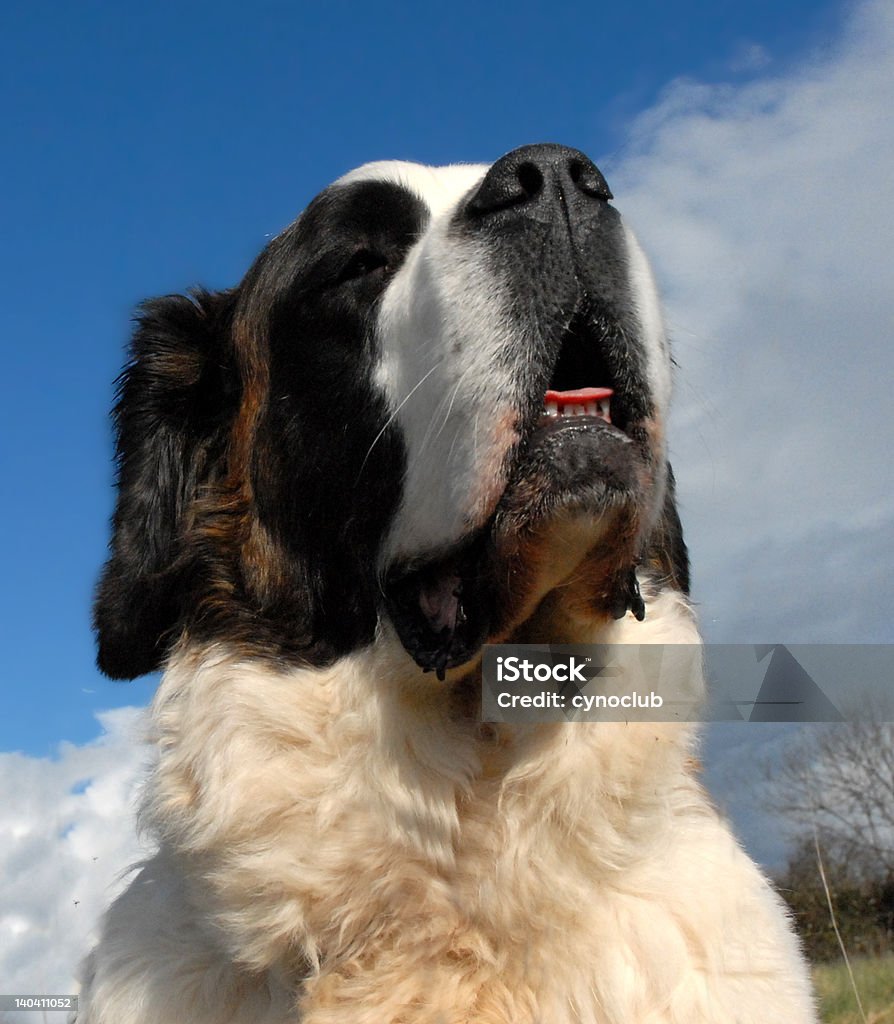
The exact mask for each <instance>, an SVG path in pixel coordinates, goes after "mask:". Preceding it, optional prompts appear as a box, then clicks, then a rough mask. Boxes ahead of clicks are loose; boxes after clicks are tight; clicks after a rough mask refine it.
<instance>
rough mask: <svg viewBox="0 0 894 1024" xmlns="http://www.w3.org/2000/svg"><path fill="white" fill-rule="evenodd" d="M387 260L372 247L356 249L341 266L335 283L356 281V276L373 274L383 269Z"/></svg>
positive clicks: (386, 264)
mask: <svg viewBox="0 0 894 1024" xmlns="http://www.w3.org/2000/svg"><path fill="white" fill-rule="evenodd" d="M387 266H388V260H387V259H386V258H385V257H384V256H383V255H382V254H381V253H379V252H374V251H373V250H372V249H358V250H357V252H355V253H354V255H353V256H351V258H350V259H349V260H348V262H347V263H346V264H345V265H344V266H343V267H342V268H341V271H340V272H339V275H338V278H337V279H336V282H335V283H336V284H344V283H345V282H346V281H356V280H357V278H360V277H366V276H367V275H368V274H374V273H375V272H376V271H377V270H385V269H386V268H387Z"/></svg>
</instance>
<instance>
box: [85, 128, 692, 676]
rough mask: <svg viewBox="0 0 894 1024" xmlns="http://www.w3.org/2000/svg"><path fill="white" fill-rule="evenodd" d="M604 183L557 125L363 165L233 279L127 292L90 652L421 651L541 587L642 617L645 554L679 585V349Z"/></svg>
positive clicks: (319, 657) (504, 613)
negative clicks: (675, 460) (505, 145)
mask: <svg viewBox="0 0 894 1024" xmlns="http://www.w3.org/2000/svg"><path fill="white" fill-rule="evenodd" d="M611 198H612V196H611V193H610V192H609V190H608V186H607V184H606V182H605V180H604V178H603V176H602V175H601V173H600V172H599V170H598V169H597V168H596V167H595V165H594V164H593V163H592V162H591V161H590V160H589V159H588V158H587V157H586V156H584V155H583V154H582V153H580V152H578V151H576V150H571V149H567V148H564V147H561V146H556V145H537V146H526V147H523V148H521V149H517V150H514V151H513V152H511V153H509V154H507V155H506V156H504V157H502V158H501V159H500V160H498V161H497V162H496V163H495V164H493V165H492V166H491V167H485V166H477V165H476V166H467V165H461V166H453V167H446V168H428V167H421V166H418V165H415V164H407V163H376V164H369V165H367V166H365V167H362V168H360V169H359V170H356V171H353V172H351V173H350V174H348V175H346V176H345V177H343V178H341V179H340V180H338V181H337V182H335V183H334V184H333V185H331V186H330V187H329V188H327V189H325V190H324V191H323V192H322V193H321V194H320V195H319V196H317V197H316V198H315V199H314V200H313V201H312V202H311V203H310V205H309V206H308V207H307V209H306V210H305V211H304V212H303V213H302V214H301V215H300V216H299V217H298V219H297V220H296V221H295V222H294V223H293V224H292V225H290V226H289V227H288V228H287V229H286V230H285V231H283V232H282V234H280V235H279V236H278V237H276V238H274V239H273V241H271V242H270V244H269V245H268V246H267V247H266V249H265V250H264V251H263V252H262V253H261V255H260V256H259V257H258V259H257V260H256V261H255V263H254V265H253V266H252V267H251V268H250V270H249V271H248V273H247V275H246V276H245V278H244V279H243V281H242V282H241V283H240V284H239V285H238V287H236V288H234V289H232V290H230V291H226V292H220V293H214V294H212V293H208V292H204V291H199V292H195V293H193V294H192V295H191V296H190V297H188V298H187V297H184V296H171V297H167V298H162V299H158V300H154V301H151V302H149V303H147V304H145V305H144V306H143V308H142V311H141V314H140V316H139V319H138V324H137V329H136V332H135V335H134V339H133V342H132V348H131V360H130V364H129V366H128V368H127V369H126V370H125V373H124V374H123V375H122V378H121V380H120V384H119V397H118V403H117V406H116V410H115V417H116V426H117V444H118V458H119V484H118V486H119V493H118V505H117V509H116V512H115V519H114V533H113V541H112V549H111V557H110V560H109V562H108V564H107V566H106V569H105V571H104V574H103V577H102V580H101V582H100V586H99V592H98V599H97V605H96V616H95V621H96V626H97V631H98V635H99V664H100V667H101V668H102V669H103V670H104V671H106V672H107V673H108V674H110V675H112V676H116V677H133V676H135V675H138V674H141V673H143V672H147V671H150V670H152V669H154V668H157V667H158V666H159V665H160V664H161V663H162V662H163V661H164V659H165V657H166V654H167V652H168V651H169V650H170V647H171V646H172V644H173V643H174V642H176V641H177V640H178V639H179V638H181V637H182V636H183V635H184V634H186V635H188V636H189V637H192V638H195V639H198V640H202V641H213V640H220V639H226V641H227V642H228V643H231V644H237V645H241V646H243V647H244V648H245V649H246V651H247V652H250V653H256V654H259V655H265V654H266V655H271V656H273V657H276V658H278V659H297V660H299V661H302V662H304V663H308V664H325V663H327V662H329V661H331V660H333V659H335V658H337V657H339V656H341V655H342V654H345V653H347V652H348V651H350V650H352V649H354V648H356V647H358V646H361V645H364V644H368V643H371V642H373V640H374V638H375V637H376V635H377V629H380V631H382V630H383V631H385V632H388V631H390V630H392V629H393V631H394V633H396V635H397V637H398V638H399V639H400V642H401V643H402V644H403V646H404V647H405V648H406V650H407V651H408V652H409V654H410V655H411V656H412V657H413V658H414V659H415V660H416V662H417V663H418V664H419V665H421V666H422V667H423V668H426V669H429V668H431V669H435V670H437V671H438V672H439V674H442V673H443V672H444V671H445V669H447V668H450V667H453V666H456V665H461V664H464V663H465V662H467V661H469V660H470V659H471V658H473V657H474V656H475V654H476V652H477V651H478V649H479V648H480V646H481V644H482V643H483V642H485V641H486V640H487V639H489V638H491V639H495V638H504V637H508V636H510V635H511V634H512V633H513V631H517V630H518V629H519V627H520V626H521V625H522V624H523V623H524V622H525V621H527V620H528V619H530V617H531V616H532V615H533V614H534V613H535V610H536V609H537V608H538V607H540V606H542V604H543V602H544V600H545V599H546V598H547V597H549V596H550V595H554V594H556V593H560V594H561V598H562V601H563V602H565V603H566V604H569V605H573V610H574V612H575V614H578V615H583V616H590V617H592V618H594V619H598V618H600V617H604V618H609V617H611V616H617V615H619V614H623V613H624V612H625V611H626V610H627V608H628V607H631V608H632V609H633V610H634V612H636V613H637V614H641V611H642V609H641V603H640V600H639V595H638V591H637V589H636V584H635V582H634V580H635V577H634V576H633V569H634V567H635V566H637V565H641V564H647V565H649V566H651V568H652V569H653V570H654V571H655V573H656V574H657V575H659V576H660V577H661V578H662V579H664V580H666V581H667V582H668V583H669V584H670V585H674V586H677V587H678V588H680V589H684V590H685V589H686V587H687V567H686V554H685V547H684V546H683V543H682V539H681V535H680V530H679V521H678V519H677V516H676V512H675V509H674V502H673V486H672V478H671V476H670V474H669V471H668V469H667V465H666V460H665V441H664V423H665V420H666V414H667V405H668V400H669V395H670V365H671V361H670V355H669V351H668V345H667V340H666V337H665V333H664V329H663V326H662V320H661V315H660V311H659V304H658V300H657V297H656V292H655V287H654V284H653V281H652V277H651V274H650V271H649V268H648V265H647V262H646V260H645V258H644V256H643V254H642V252H641V250H640V248H639V245H638V244H637V242H636V240H635V238H634V237H633V235H632V234H631V232H630V230H629V229H628V228H627V226H626V225H625V223H624V222H623V220H622V218H621V216H620V214H619V213H618V211H617V210H616V209H615V207H614V206H613V205H612V204H611V202H610V200H611ZM556 639H559V638H556Z"/></svg>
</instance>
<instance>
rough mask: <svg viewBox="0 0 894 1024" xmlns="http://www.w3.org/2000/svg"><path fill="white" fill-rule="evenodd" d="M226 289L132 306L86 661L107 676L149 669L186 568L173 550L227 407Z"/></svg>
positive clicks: (210, 472)
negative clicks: (110, 506)
mask: <svg viewBox="0 0 894 1024" xmlns="http://www.w3.org/2000/svg"><path fill="white" fill-rule="evenodd" d="M233 304H234V293H233V292H222V293H217V294H212V293H208V292H203V291H197V292H195V293H194V294H193V295H192V296H190V297H186V296H183V295H171V296H167V297H165V298H161V299H153V300H151V301H149V302H147V303H145V304H144V305H143V306H142V307H141V308H140V312H139V315H138V317H137V321H136V324H137V326H136V330H135V332H134V336H133V340H132V342H131V347H130V360H129V363H128V365H127V367H126V369H125V370H124V372H123V373H122V375H121V377H120V378H119V379H118V385H117V386H118V390H117V402H116V405H115V409H114V414H113V415H114V422H115V433H116V456H117V462H118V502H117V507H116V509H115V516H114V519H113V523H112V531H113V532H112V541H111V545H110V548H111V557H110V558H109V561H108V563H107V564H106V567H105V569H104V571H103V574H102V577H101V579H100V582H99V588H98V590H97V595H96V604H95V607H94V618H93V622H94V628H95V629H96V633H97V640H98V646H99V653H98V657H97V663H98V665H99V667H100V669H101V670H102V671H103V672H105V673H106V674H107V675H109V676H112V677H113V678H116V679H133V678H134V677H135V676H138V675H142V674H143V673H145V672H151V671H153V670H154V669H156V668H158V667H159V666H160V665H161V663H162V661H163V660H164V657H165V655H166V654H167V651H168V648H169V647H170V644H171V642H172V641H173V640H174V639H176V633H175V630H176V627H177V626H178V625H179V624H180V620H181V607H180V598H181V595H182V594H183V592H184V591H185V590H187V589H188V588H189V587H190V585H191V577H192V575H193V574H194V573H195V571H196V568H195V566H194V565H190V564H189V562H188V559H186V558H185V557H184V554H183V551H182V538H183V532H184V528H185V526H186V524H187V522H188V519H189V516H190V512H191V508H192V505H193V502H194V501H195V498H196V497H197V494H198V491H199V489H200V487H201V486H202V484H203V483H206V482H208V481H209V480H210V479H212V478H213V477H214V476H215V473H216V472H217V473H219V470H220V465H221V463H222V459H223V449H224V445H225V438H226V432H227V426H228V424H229V422H230V419H231V415H232V409H233V407H234V405H235V391H236V386H235V384H234V380H233V378H234V373H233V371H232V370H231V368H230V367H229V365H228V363H229V359H228V352H229V340H228V335H229V324H230V320H231V310H232V307H233Z"/></svg>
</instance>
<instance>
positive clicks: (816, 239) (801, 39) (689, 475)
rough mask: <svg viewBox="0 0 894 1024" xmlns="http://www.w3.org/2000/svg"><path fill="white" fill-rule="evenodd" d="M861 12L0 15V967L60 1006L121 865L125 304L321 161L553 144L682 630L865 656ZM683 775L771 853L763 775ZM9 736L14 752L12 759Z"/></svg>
mask: <svg viewBox="0 0 894 1024" xmlns="http://www.w3.org/2000/svg"><path fill="white" fill-rule="evenodd" d="M892 52H894V7H892V5H891V4H890V3H889V2H888V0H860V2H854V3H847V4H843V3H841V2H838V0H836V2H834V3H819V4H817V3H810V4H808V3H795V2H786V0H781V2H780V0H776V2H770V0H755V2H751V3H747V4H746V3H731V2H718V0H712V2H702V3H691V2H690V3H681V4H677V5H668V4H664V3H632V4H628V5H620V4H606V5H604V6H598V5H592V4H591V5H588V6H587V7H586V8H584V5H578V4H573V5H572V4H569V3H563V2H555V3H551V4H544V5H542V6H537V5H534V4H529V3H524V2H519V3H516V4H514V5H512V6H511V7H505V6H504V7H497V6H496V5H491V6H485V5H473V4H470V3H465V2H460V3H453V4H444V3H441V4H439V5H438V6H437V7H435V6H433V5H427V4H416V5H412V6H411V5H405V6H403V7H398V6H396V5H394V4H389V3H379V4H376V5H361V4H346V3H335V4H333V3H330V4H328V5H326V6H325V8H324V7H323V6H322V5H320V6H318V7H316V8H314V9H309V8H307V7H302V6H301V5H299V4H288V5H286V4H281V5H272V4H259V5H254V6H253V7H251V8H249V6H248V5H245V6H243V7H237V6H235V5H233V4H230V3H226V2H221V3H217V4H215V5H213V6H212V5H210V4H196V3H193V4H183V5H181V4H178V5H174V4H172V3H166V2H162V3H156V4H154V5H151V6H147V5H142V6H139V5H134V4H126V3H125V4H117V5H111V4H98V3H89V2H82V3H78V4H68V3H67V4H63V3H56V4H48V3H40V2H29V3H10V2H7V3H6V4H5V5H3V8H2V11H0V81H2V89H0V92H2V96H3V120H2V125H3V128H2V131H3V140H4V143H5V145H4V155H5V158H4V161H3V185H4V199H5V203H4V209H3V221H2V224H3V242H4V244H3V246H2V247H0V289H2V301H0V337H2V339H3V358H4V367H3V368H4V371H5V372H4V373H3V374H2V382H0V387H2V389H3V393H2V401H0V416H2V424H0V427H2V434H3V438H4V444H3V446H2V449H0V451H2V456H0V457H2V459H3V466H2V478H3V481H4V484H5V494H6V498H5V501H4V504H3V526H4V529H3V541H4V569H5V573H4V584H5V585H4V586H2V587H0V602H2V608H0V621H2V622H3V624H4V628H5V633H4V641H5V642H4V666H3V675H2V680H3V683H4V690H3V694H4V702H3V715H2V716H0V978H3V979H5V982H4V984H5V986H6V988H7V990H8V991H16V990H18V991H39V990H43V991H50V990H52V989H53V988H54V987H55V988H57V990H59V991H64V990H65V989H66V988H67V987H68V986H69V984H70V978H71V970H72V967H73V965H74V963H75V962H76V961H77V959H78V958H79V957H80V956H81V955H82V954H83V953H84V951H85V950H86V949H87V948H88V945H89V941H88V937H87V936H88V932H89V930H90V928H91V926H92V923H93V922H94V921H95V920H96V917H97V915H98V914H99V913H100V912H101V910H102V908H103V907H104V906H105V905H106V903H107V902H108V899H109V896H110V887H113V886H114V884H115V879H116V877H118V875H119V873H120V871H121V870H122V869H123V868H124V866H125V865H126V864H127V863H129V862H130V861H132V860H133V859H135V858H136V857H137V856H139V852H140V851H139V847H138V846H137V845H136V840H135V839H134V835H133V830H132V825H131V814H132V805H133V795H134V792H135V789H136V787H137V785H138V782H139V779H140V777H141V775H142V771H143V766H144V762H145V760H146V758H147V756H148V754H147V751H146V750H145V748H144V747H142V746H140V745H139V743H138V742H137V739H138V737H139V735H140V730H141V728H142V726H141V724H140V723H141V716H140V714H139V713H138V712H137V711H135V710H132V709H129V706H132V705H133V706H140V705H144V704H145V703H146V702H147V700H148V699H149V697H150V695H151V693H152V690H153V688H154V685H155V680H154V679H152V678H150V679H146V680H140V681H137V682H134V683H127V684H121V683H112V682H109V681H107V680H105V679H103V678H102V677H101V676H100V675H99V674H98V672H97V671H96V670H95V668H94V665H93V656H94V651H93V640H92V637H91V635H90V628H89V614H90V598H91V592H92V589H93V586H94V582H95V580H96V577H97V574H98V572H99V569H100V566H101V564H102V561H103V559H104V552H105V545H106V542H107V525H106V524H107V521H108V517H109V515H110V513H111V510H112V501H113V493H112V486H111V485H112V462H111V436H110V430H109V423H108V419H107V413H108V409H109V406H110V404H111V400H112V385H113V381H114V378H115V376H116V375H117V373H118V371H119V369H120V367H121V363H122V359H123V349H124V344H125V342H126V340H127V335H128V322H129V317H130V315H131V312H132V310H133V308H134V306H135V305H136V304H137V303H138V302H139V301H140V300H141V299H142V298H144V297H147V296H151V295H156V294H161V293H165V292H170V291H176V290H181V289H183V288H186V287H188V286H189V285H191V284H195V283H202V284H205V285H207V286H210V287H223V286H227V285H230V284H233V283H235V282H236V281H238V279H239V278H240V277H241V275H242V273H243V272H244V270H245V269H246V268H247V266H248V264H249V262H250V261H251V259H252V258H253V256H254V255H255V254H256V252H257V251H258V250H259V249H260V247H261V246H262V245H263V244H264V242H265V240H266V238H267V237H268V236H269V235H271V234H273V233H275V232H277V231H279V230H280V229H281V228H282V227H283V226H284V225H285V224H287V223H288V222H289V221H290V220H292V219H293V218H294V217H295V215H296V214H297V213H298V212H299V211H300V210H301V208H302V207H303V206H304V205H305V204H306V202H307V201H308V200H309V199H310V198H311V197H312V196H313V195H314V194H315V193H316V192H317V191H318V190H319V189H320V188H322V187H323V186H325V185H326V184H327V183H328V182H330V181H331V180H332V179H333V178H335V177H336V176H338V175H339V174H341V173H343V172H344V171H346V170H348V169H349V168H351V167H354V166H356V165H358V164H360V163H363V162H366V161H368V160H372V159H377V158H389V157H401V158H408V159H415V160H420V161H423V162H429V163H443V162H454V161H461V160H464V161H469V160H472V161H488V160H492V159H494V158H496V157H497V156H499V155H500V154H501V153H503V152H505V151H507V150H509V149H511V148H513V147H515V146H518V145H521V144H524V143H528V142H536V141H550V140H551V141H559V142H564V143H567V144H569V145H573V146H577V147H579V148H581V149H584V150H586V151H587V152H588V153H589V154H590V155H591V156H593V157H594V158H595V159H597V161H598V162H599V164H600V166H601V167H602V168H603V170H605V171H606V173H607V177H608V180H609V183H610V185H611V187H612V190H613V192H614V193H615V196H616V202H617V205H618V207H619V208H620V209H621V210H622V212H623V213H624V215H625V217H626V218H627V219H628V220H629V221H630V222H632V223H633V225H634V226H635V227H636V229H637V231H638V234H639V236H640V238H641V240H642V242H643V243H644V247H645V248H646V250H647V252H649V254H650V255H651V256H652V258H653V262H654V265H655V269H656V273H657V276H658V279H659V283H660V285H661V288H662V291H663V294H664V296H665V300H666V306H667V317H668V323H669V326H670V328H671V333H672V337H673V341H674V346H675V354H676V358H677V361H678V363H679V364H680V373H679V377H678V381H677V393H676V406H675V412H674V415H673V417H672V422H671V427H670V447H671V454H672V458H673V461H674V465H675V469H676V474H677V479H678V484H679V497H680V505H681V512H682V516H683V520H684V524H685V527H686V532H687V539H688V542H689V544H690V548H691V551H692V554H693V564H694V580H695V598H696V601H697V605H698V610H699V613H700V616H701V622H702V626H703V630H704V632H705V634H706V636H707V637H708V638H709V639H711V640H714V641H730V642H746V643H748V642H764V643H766V642H779V641H782V642H786V643H816V642H836V641H837V642H846V643H860V642H864V643H865V642H887V643H891V642H894V625H892V622H891V615H890V609H891V607H892V606H894V576H892V573H891V565H892V564H894V470H892V468H891V465H892V460H891V457H890V450H889V449H890V438H891V437H892V436H894V403H892V401H891V381H892V380H894V348H892V345H891V329H892V324H894V289H892V288H891V281H892V279H894V274H892V269H894V268H892V262H894V257H892V254H894V178H892V174H891V168H892V167H894V127H892V119H891V113H890V112H891V109H892V108H894V63H892V61H891V57H890V55H891V53H892ZM785 741H786V736H785V735H784V731H779V730H774V729H764V728H760V727H757V726H741V727H736V726H728V727H725V728H723V729H720V728H714V729H712V730H711V731H710V732H709V738H708V743H707V745H706V750H705V755H706V756H705V760H706V763H707V768H708V778H709V782H711V783H712V784H713V787H714V792H715V793H716V795H717V796H718V798H719V800H720V801H721V803H722V804H724V805H725V806H727V807H728V808H729V809H730V811H731V813H732V814H733V817H734V820H735V823H736V825H737V827H738V828H739V830H740V832H741V834H742V835H743V836H744V839H745V841H746V843H747V845H748V848H749V850H750V851H751V852H752V853H753V854H754V855H755V856H757V857H758V858H759V859H760V860H761V861H762V862H763V863H765V864H769V865H775V866H778V865H779V864H780V863H781V862H782V860H783V859H784V855H785V849H786V846H785V843H786V839H785V835H784V832H783V829H782V828H781V825H780V822H779V821H778V820H777V819H773V818H772V817H768V816H767V815H766V812H765V811H764V810H762V809H761V801H762V799H763V792H762V787H761V785H760V784H759V783H758V782H757V781H756V777H757V775H758V774H759V765H760V764H761V761H762V760H764V759H766V758H768V757H772V756H773V754H774V752H775V751H777V750H778V749H779V747H780V746H781V745H782V744H783V743H784V742H785ZM16 751H21V753H15V752H16Z"/></svg>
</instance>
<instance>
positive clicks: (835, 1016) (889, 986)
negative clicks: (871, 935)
mask: <svg viewBox="0 0 894 1024" xmlns="http://www.w3.org/2000/svg"><path fill="white" fill-rule="evenodd" d="M851 966H852V967H853V971H854V978H855V980H856V982H857V991H858V992H859V993H860V999H861V1001H862V1003H863V1010H864V1012H865V1014H866V1020H867V1021H868V1022H869V1024H894V954H888V955H887V956H881V957H860V958H856V959H854V960H852V961H851ZM813 980H814V983H815V984H816V991H817V994H818V995H819V1001H820V1007H821V1011H822V1019H823V1021H824V1022H825V1024H863V1018H862V1017H861V1016H860V1011H859V1010H858V1009H857V1001H856V999H855V998H854V991H853V988H852V987H851V982H850V977H849V976H848V973H847V968H846V967H845V966H844V964H843V963H834V964H821V965H819V966H817V967H815V968H814V969H813Z"/></svg>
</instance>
